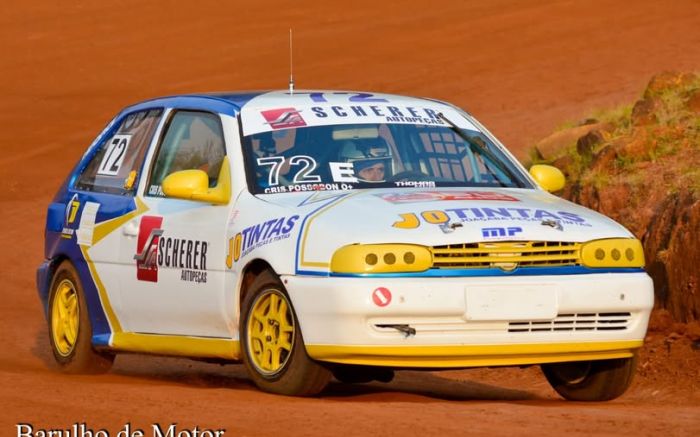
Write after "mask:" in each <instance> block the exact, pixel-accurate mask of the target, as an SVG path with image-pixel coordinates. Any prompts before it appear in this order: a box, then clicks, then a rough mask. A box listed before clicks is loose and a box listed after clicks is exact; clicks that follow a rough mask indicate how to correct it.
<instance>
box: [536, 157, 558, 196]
mask: <svg viewBox="0 0 700 437" xmlns="http://www.w3.org/2000/svg"><path fill="white" fill-rule="evenodd" d="M530 176H532V177H533V178H534V179H535V181H536V182H537V183H538V184H539V186H540V187H542V188H544V189H545V190H547V191H549V192H550V193H553V192H555V191H559V190H561V189H562V188H564V185H565V184H566V178H565V177H564V173H562V172H561V170H559V169H558V168H556V167H552V166H551V165H543V164H537V165H533V166H532V167H530Z"/></svg>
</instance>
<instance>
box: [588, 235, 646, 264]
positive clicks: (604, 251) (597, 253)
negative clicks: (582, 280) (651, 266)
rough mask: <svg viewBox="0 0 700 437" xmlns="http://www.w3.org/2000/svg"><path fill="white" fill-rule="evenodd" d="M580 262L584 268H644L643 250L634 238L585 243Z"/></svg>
mask: <svg viewBox="0 0 700 437" xmlns="http://www.w3.org/2000/svg"><path fill="white" fill-rule="evenodd" d="M581 262H582V263H583V265H584V266H586V267H644V249H643V248H642V243H641V242H640V241H639V240H637V239H636V238H610V239H606V240H595V241H591V242H588V243H585V244H584V245H583V247H581Z"/></svg>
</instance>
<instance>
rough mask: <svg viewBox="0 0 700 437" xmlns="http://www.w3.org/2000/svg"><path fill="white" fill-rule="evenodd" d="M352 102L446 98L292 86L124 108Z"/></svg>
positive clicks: (225, 110) (226, 110)
mask: <svg viewBox="0 0 700 437" xmlns="http://www.w3.org/2000/svg"><path fill="white" fill-rule="evenodd" d="M348 101H349V102H351V103H352V102H357V103H372V102H385V103H386V102H392V103H403V104H407V105H410V104H417V103H420V102H426V101H430V102H437V103H442V104H445V102H442V101H439V100H433V99H425V98H418V97H409V96H402V95H396V94H384V93H370V92H363V91H337V90H298V91H294V93H290V92H289V90H266V91H237V92H211V93H196V94H181V95H173V96H166V97H157V98H154V99H149V100H145V101H142V102H140V103H137V104H134V105H131V106H128V107H126V108H124V110H123V111H122V112H132V111H138V110H144V109H152V108H163V107H165V108H180V109H199V110H208V111H213V112H219V113H222V114H228V115H232V116H235V115H236V114H237V113H239V112H240V111H241V109H242V108H243V107H244V106H246V105H249V104H250V105H253V106H254V107H255V108H263V109H265V108H279V107H280V106H285V105H294V106H309V105H313V104H316V105H318V104H323V105H328V104H330V105H333V104H341V103H346V104H347V103H348Z"/></svg>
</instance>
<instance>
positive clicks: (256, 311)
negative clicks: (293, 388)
mask: <svg viewBox="0 0 700 437" xmlns="http://www.w3.org/2000/svg"><path fill="white" fill-rule="evenodd" d="M248 342H249V344H248V348H249V350H250V351H251V361H252V364H253V365H254V366H255V367H256V369H257V371H258V372H260V373H262V374H264V375H274V374H275V373H277V372H278V371H279V370H280V369H282V368H284V365H285V364H287V361H288V360H289V356H290V355H291V353H292V346H293V345H294V316H292V311H291V309H290V308H289V302H288V301H287V297H286V296H285V295H284V294H282V293H280V292H279V291H278V290H276V289H269V290H265V291H263V292H262V293H260V294H259V295H258V297H257V298H256V299H255V302H253V308H252V311H251V313H250V317H249V318H248Z"/></svg>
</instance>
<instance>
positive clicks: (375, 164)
mask: <svg viewBox="0 0 700 437" xmlns="http://www.w3.org/2000/svg"><path fill="white" fill-rule="evenodd" d="M340 159H341V160H343V161H344V162H352V164H353V168H354V170H355V176H357V179H359V180H360V181H361V182H384V181H385V180H386V176H387V173H388V175H389V176H391V150H390V149H389V147H388V146H387V144H386V142H385V141H384V139H382V138H379V137H377V138H370V139H356V140H352V141H351V140H348V141H345V142H343V144H342V145H341V147H340Z"/></svg>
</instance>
